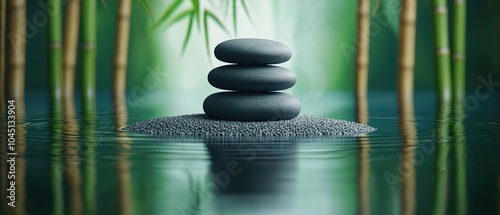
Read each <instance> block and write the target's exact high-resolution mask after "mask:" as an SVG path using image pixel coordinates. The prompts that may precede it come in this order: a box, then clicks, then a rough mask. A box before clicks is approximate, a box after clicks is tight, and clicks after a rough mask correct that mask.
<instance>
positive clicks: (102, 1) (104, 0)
mask: <svg viewBox="0 0 500 215" xmlns="http://www.w3.org/2000/svg"><path fill="white" fill-rule="evenodd" d="M101 4H102V6H104V9H106V10H107V9H108V4H107V3H106V0H101Z"/></svg>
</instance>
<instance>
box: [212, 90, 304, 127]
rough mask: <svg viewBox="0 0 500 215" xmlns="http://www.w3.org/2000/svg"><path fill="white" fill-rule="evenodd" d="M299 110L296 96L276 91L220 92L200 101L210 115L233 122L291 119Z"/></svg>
mask: <svg viewBox="0 0 500 215" xmlns="http://www.w3.org/2000/svg"><path fill="white" fill-rule="evenodd" d="M300 109H301V107H300V101H299V100H298V99H297V98H296V97H295V96H293V95H290V94H286V93H277V92H267V93H259V92H219V93H214V94H212V95H210V96H208V97H207V98H206V99H205V101H204V102H203V110H204V111H205V113H206V114H207V115H208V116H209V117H212V118H216V119H223V120H232V121H275V120H286V119H293V118H295V117H296V116H298V115H299V113H300Z"/></svg>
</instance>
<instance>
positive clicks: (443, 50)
mask: <svg viewBox="0 0 500 215" xmlns="http://www.w3.org/2000/svg"><path fill="white" fill-rule="evenodd" d="M436 53H437V55H448V54H450V49H449V48H448V47H443V48H439V49H438V50H437V51H436Z"/></svg>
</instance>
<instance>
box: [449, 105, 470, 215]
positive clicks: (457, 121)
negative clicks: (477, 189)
mask: <svg viewBox="0 0 500 215" xmlns="http://www.w3.org/2000/svg"><path fill="white" fill-rule="evenodd" d="M463 123H464V109H463V106H461V105H460V106H457V107H456V108H455V115H454V120H453V124H452V129H453V130H452V135H453V146H454V147H455V150H454V153H455V198H456V199H455V207H456V208H455V214H457V215H462V214H467V211H468V210H467V168H466V157H467V156H466V151H467V149H466V145H465V144H466V138H465V127H464V124H463Z"/></svg>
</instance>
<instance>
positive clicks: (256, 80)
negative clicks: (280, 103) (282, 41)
mask: <svg viewBox="0 0 500 215" xmlns="http://www.w3.org/2000/svg"><path fill="white" fill-rule="evenodd" d="M208 82H209V83H210V84H211V85H212V86H214V87H217V88H219V89H223V90H240V91H275V90H285V89H288V88H290V87H293V85H295V83H296V82H297V76H296V75H295V73H293V72H292V70H289V69H287V68H283V67H279V66H265V65H259V66H256V65H226V66H221V67H217V68H215V69H213V70H212V71H210V73H208Z"/></svg>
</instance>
